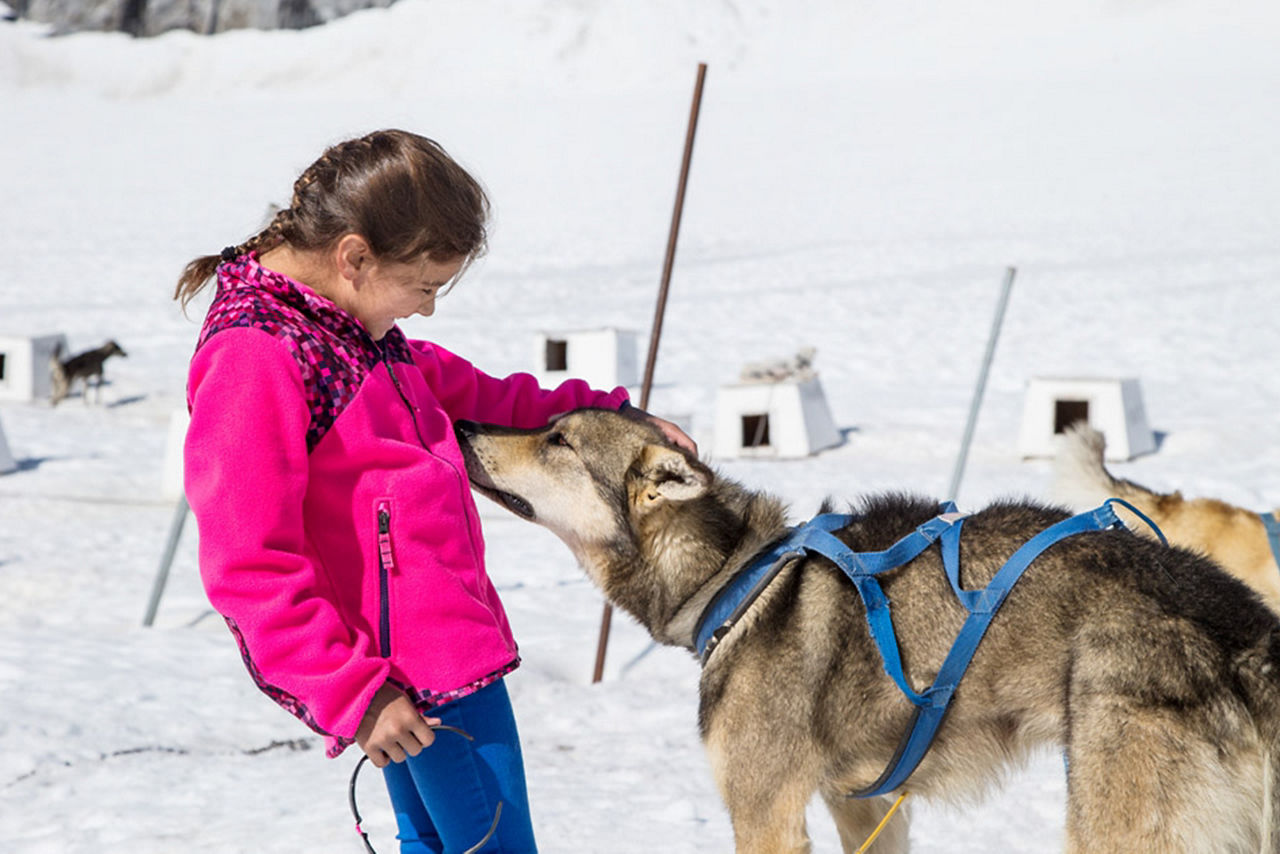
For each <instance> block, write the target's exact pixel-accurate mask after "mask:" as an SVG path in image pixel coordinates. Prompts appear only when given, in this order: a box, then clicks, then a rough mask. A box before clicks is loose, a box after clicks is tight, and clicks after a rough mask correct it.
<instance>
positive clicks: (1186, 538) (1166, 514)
mask: <svg viewBox="0 0 1280 854" xmlns="http://www.w3.org/2000/svg"><path fill="white" fill-rule="evenodd" d="M1106 448H1107V440H1106V437H1105V436H1103V435H1102V434H1101V433H1100V432H1098V431H1097V430H1094V429H1093V428H1092V427H1089V426H1088V425H1087V424H1085V423H1083V422H1076V423H1075V424H1073V425H1072V426H1070V427H1068V428H1067V430H1066V432H1065V434H1064V435H1063V438H1062V443H1061V445H1060V447H1059V449H1058V455H1057V457H1056V458H1055V460H1054V478H1053V488H1052V495H1053V497H1054V499H1055V500H1058V501H1062V502H1064V503H1066V504H1068V505H1069V506H1072V507H1075V508H1077V509H1081V510H1083V509H1086V508H1089V507H1096V506H1098V505H1099V504H1101V503H1102V502H1103V501H1104V500H1106V499H1107V498H1112V497H1114V498H1122V499H1124V500H1125V501H1128V502H1129V503H1130V504H1132V505H1133V506H1134V507H1137V508H1138V509H1139V510H1141V511H1142V512H1143V513H1145V514H1146V515H1147V516H1149V517H1151V521H1153V522H1155V523H1156V525H1158V526H1159V528H1160V530H1161V531H1163V532H1164V535H1165V537H1167V538H1168V540H1169V542H1170V543H1171V544H1173V545H1176V546H1182V547H1183V548H1187V549H1191V550H1192V551H1197V552H1200V553H1201V554H1204V555H1207V556H1208V557H1209V558H1211V559H1212V560H1214V561H1215V562H1216V563H1218V564H1219V565H1220V566H1221V567H1222V568H1224V569H1226V570H1227V571H1228V572H1230V573H1231V574H1232V575H1234V576H1236V577H1237V578H1239V579H1240V580H1241V581H1243V582H1244V583H1245V584H1248V585H1249V586H1250V587H1252V588H1253V589H1254V590H1256V591H1257V592H1258V593H1259V594H1260V595H1261V596H1262V598H1263V599H1264V600H1265V601H1266V603H1267V605H1269V606H1270V607H1271V609H1272V610H1273V611H1276V612H1277V613H1280V565H1277V558H1276V556H1275V555H1274V554H1273V553H1272V551H1271V545H1270V541H1269V539H1268V537H1267V530H1266V525H1265V524H1264V523H1263V520H1262V517H1261V516H1259V514H1257V513H1255V512H1253V511H1252V510H1245V509H1244V508H1242V507H1236V506H1234V505H1232V504H1228V503H1227V502H1225V501H1219V500H1218V499H1216V498H1183V497H1182V493H1181V492H1172V493H1161V492H1154V491H1152V490H1150V489H1147V488H1146V487H1144V486H1139V485H1138V484H1136V483H1134V482H1133V481H1130V480H1121V479H1120V478H1117V477H1114V476H1112V474H1111V473H1110V472H1109V471H1107V468H1106V465H1105V464H1104V462H1103V459H1104V456H1103V455H1104V452H1105V451H1106ZM1116 512H1117V513H1119V514H1120V516H1122V517H1124V518H1125V521H1126V522H1131V521H1132V522H1134V524H1131V526H1130V527H1132V528H1133V529H1135V530H1137V531H1141V532H1142V533H1144V534H1149V535H1150V536H1155V534H1154V533H1152V532H1151V531H1150V529H1149V528H1148V527H1147V526H1146V525H1144V524H1142V523H1141V522H1138V521H1137V520H1135V519H1134V516H1133V514H1132V513H1129V512H1128V511H1127V510H1125V508H1124V507H1117V508H1116ZM1272 515H1273V516H1275V515H1276V514H1275V513H1273V514H1272Z"/></svg>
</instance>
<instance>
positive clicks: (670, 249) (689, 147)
mask: <svg viewBox="0 0 1280 854" xmlns="http://www.w3.org/2000/svg"><path fill="white" fill-rule="evenodd" d="M706 79H707V64H706V63H705V62H699V63H698V78H697V81H696V82H695V83H694V85H693V106H691V107H690V108H689V129H688V130H687V131H686V132H685V136H684V158H683V159H682V160H681V162H680V180H679V182H678V183H677V184H676V203H675V209H674V210H673V211H672V212H671V231H670V232H669V233H668V234H667V255H666V259H665V260H664V261H663V262H662V282H661V284H660V285H659V286H658V306H657V308H656V309H655V310H654V315H653V328H652V329H651V330H650V332H649V355H648V357H647V358H646V359H645V363H644V380H643V381H642V383H641V385H640V408H641V409H648V407H649V391H650V389H652V388H653V368H654V365H656V364H657V362H658V341H659V339H660V338H661V337H662V317H663V315H664V314H665V313H666V311H667V292H668V291H669V290H670V288H671V270H672V268H673V267H674V266H675V263H676V240H677V239H678V238H679V236H680V216H681V214H682V213H683V212H684V191H685V187H686V186H688V184H689V163H690V162H691V161H692V160H693V137H694V134H695V133H696V132H697V130H698V111H699V110H700V109H701V107H702V84H703V81H705V80H706ZM612 621H613V606H612V605H610V604H609V603H608V602H606V603H605V605H604V613H603V614H602V615H601V616H600V640H599V642H598V643H597V644H596V667H595V671H594V673H593V674H592V677H591V681H592V682H593V683H594V682H599V681H600V680H601V679H602V678H604V657H605V653H606V652H607V651H608V648H609V626H610V624H611V623H612Z"/></svg>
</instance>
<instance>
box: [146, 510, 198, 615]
mask: <svg viewBox="0 0 1280 854" xmlns="http://www.w3.org/2000/svg"><path fill="white" fill-rule="evenodd" d="M190 509H191V508H190V505H188V504H187V496H186V495H183V496H182V497H181V498H179V499H178V506H177V507H176V508H174V511H173V520H172V521H171V522H170V523H169V538H168V540H167V541H166V542H165V544H164V554H163V555H162V556H161V558H160V567H159V569H157V570H156V577H155V580H154V581H153V582H151V598H150V599H148V600H147V613H146V615H145V616H143V618H142V625H144V626H150V625H151V624H152V623H154V622H155V621H156V611H157V610H159V608H160V597H161V596H163V595H164V587H165V584H167V583H168V581H169V567H171V566H173V555H174V553H175V552H177V550H178V541H179V540H181V539H182V527H183V525H185V524H186V521H187V512H188V511H189V510H190Z"/></svg>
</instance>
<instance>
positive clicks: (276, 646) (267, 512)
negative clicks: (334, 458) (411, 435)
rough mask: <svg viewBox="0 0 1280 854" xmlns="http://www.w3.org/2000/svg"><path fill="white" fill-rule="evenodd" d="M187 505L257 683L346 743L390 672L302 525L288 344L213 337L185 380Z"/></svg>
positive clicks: (304, 469)
mask: <svg viewBox="0 0 1280 854" xmlns="http://www.w3.org/2000/svg"><path fill="white" fill-rule="evenodd" d="M187 394H188V405H189V406H190V408H191V424H190V427H189V429H188V432H187V439H186V447H185V487H186V493H187V499H188V501H189V502H190V504H191V509H192V510H193V511H194V513H195V517H196V522H197V524H198V526H199V532H200V545H199V560H200V574H201V578H202V580H203V581H204V586H205V590H206V592H207V593H208V596H209V601H210V603H211V604H212V605H213V607H214V608H215V609H216V610H217V611H218V612H219V613H220V614H222V615H223V617H224V618H225V619H226V620H227V623H228V625H229V626H230V628H231V630H232V632H233V634H234V635H235V636H236V639H237V640H238V641H239V643H240V647H241V650H240V651H241V654H242V656H243V657H244V661H245V665H246V666H247V667H248V668H249V671H250V674H251V675H252V676H253V678H254V680H255V681H256V682H257V684H258V687H259V688H261V689H262V690H263V692H264V693H266V694H268V695H269V696H270V697H271V698H272V699H274V700H275V701H276V702H277V703H279V704H280V705H281V706H283V707H285V708H286V709H288V710H289V711H290V712H292V713H293V714H295V715H296V716H297V717H299V718H300V719H302V720H303V721H304V722H306V723H307V724H308V725H309V726H311V727H312V728H313V729H314V730H316V731H317V732H320V733H323V734H325V735H331V736H335V737H338V738H344V739H350V738H353V737H354V735H355V732H356V728H357V727H358V726H359V723H360V719H361V718H362V717H363V715H364V712H365V710H366V709H367V708H368V706H369V703H370V702H371V700H372V699H373V695H374V693H376V691H377V690H378V688H379V687H380V686H381V685H382V684H383V682H384V681H385V680H386V677H387V674H388V671H389V669H390V665H389V664H388V663H387V662H386V661H385V660H384V659H382V658H381V657H379V656H376V655H373V654H371V652H372V647H371V644H370V639H369V638H368V637H365V636H362V635H360V634H359V633H358V632H357V631H356V630H355V629H353V628H352V627H350V626H349V625H348V624H347V623H346V621H344V620H343V619H342V617H341V614H340V613H339V611H338V609H337V606H336V605H335V599H334V596H333V593H332V587H331V585H330V584H329V582H328V579H327V577H326V576H325V574H324V573H323V571H322V569H321V567H319V566H318V565H317V563H316V561H315V560H313V559H312V557H311V556H310V555H309V553H308V552H309V548H308V545H307V536H306V532H305V531H304V529H303V500H304V497H305V495H306V491H307V479H308V456H307V443H306V435H307V428H308V425H309V423H310V414H309V410H308V405H307V397H306V394H305V391H304V388H303V383H302V375H301V371H300V369H299V367H298V363H297V361H296V360H295V359H294V357H293V354H292V352H291V351H290V349H289V345H288V344H287V343H286V342H284V341H281V340H278V339H276V338H274V337H273V336H271V335H270V334H268V333H266V332H263V331H261V330H257V329H250V328H235V329H227V330H224V331H222V332H219V333H217V334H215V335H214V336H213V337H212V338H211V339H209V341H208V342H206V343H205V345H204V346H202V347H201V348H200V349H199V351H198V352H197V353H196V356H195V358H194V359H193V360H192V363H191V372H190V376H189V382H188V392H187Z"/></svg>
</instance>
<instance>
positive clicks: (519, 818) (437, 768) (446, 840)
mask: <svg viewBox="0 0 1280 854" xmlns="http://www.w3.org/2000/svg"><path fill="white" fill-rule="evenodd" d="M430 714H431V717H435V718H440V720H441V721H442V722H444V723H446V724H448V725H449V726H454V727H457V728H458V729H461V730H464V731H466V732H467V733H468V734H470V735H471V736H472V737H474V738H475V741H467V740H466V739H465V738H463V737H462V736H460V735H458V734H457V733H452V732H448V731H447V730H441V731H438V732H437V733H436V738H435V742H433V743H432V745H431V746H430V747H428V748H426V749H425V750H423V751H422V752H421V753H419V754H418V755H417V756H410V757H409V758H408V759H407V760H406V761H404V762H399V763H397V762H392V763H391V764H389V765H387V766H386V767H385V768H383V769H382V773H383V776H384V777H385V778H386V781H387V791H388V792H390V793H391V806H392V808H394V809H395V813H396V824H397V826H398V827H399V829H400V833H399V834H398V836H397V838H398V839H399V840H400V852H401V854H427V852H430V854H446V852H447V854H461V852H463V851H466V850H467V849H468V848H471V847H472V846H474V845H475V844H476V843H478V842H479V841H480V840H481V839H483V838H484V835H485V834H486V833H488V831H489V827H490V826H491V825H492V824H493V817H494V816H495V815H496V814H497V811H498V804H499V802H501V804H502V817H501V818H500V819H499V821H498V826H497V830H496V831H495V832H494V834H493V837H492V838H491V839H490V840H489V841H488V842H487V843H486V844H485V846H484V848H482V849H480V850H481V851H501V852H522V854H536V852H537V850H538V848H537V845H536V843H534V841H533V825H532V823H531V822H530V820H529V795H528V793H527V792H526V790H525V782H524V760H523V759H522V758H521V755H520V736H519V734H518V733H517V732H516V720H515V715H514V714H513V713H512V711H511V699H510V697H508V695H507V686H506V684H504V683H503V681H502V680H501V679H499V680H498V681H497V682H494V683H493V684H491V685H487V686H485V687H484V688H481V689H480V690H479V691H477V692H476V693H474V694H470V695H468V696H466V697H463V698H461V699H459V700H454V701H453V702H451V703H446V704H444V705H443V706H440V707H438V708H435V709H432V710H431V712H430Z"/></svg>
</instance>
